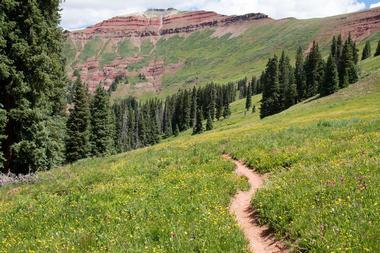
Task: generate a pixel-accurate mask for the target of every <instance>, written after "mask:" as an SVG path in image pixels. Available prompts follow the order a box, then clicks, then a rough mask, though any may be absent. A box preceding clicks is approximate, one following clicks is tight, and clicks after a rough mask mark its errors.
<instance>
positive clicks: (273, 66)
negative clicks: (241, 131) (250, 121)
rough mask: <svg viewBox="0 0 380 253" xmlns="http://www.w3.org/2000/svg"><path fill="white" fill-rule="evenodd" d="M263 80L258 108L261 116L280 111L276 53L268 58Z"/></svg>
mask: <svg viewBox="0 0 380 253" xmlns="http://www.w3.org/2000/svg"><path fill="white" fill-rule="evenodd" d="M263 81H264V83H263V99H262V105H261V110H260V117H261V118H265V117H267V116H269V115H273V114H276V113H278V112H280V111H281V101H280V87H279V79H278V58H277V56H276V55H275V56H274V57H273V58H272V59H269V61H268V64H267V67H266V70H265V74H264V75H263Z"/></svg>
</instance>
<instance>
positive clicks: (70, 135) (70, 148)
mask: <svg viewBox="0 0 380 253" xmlns="http://www.w3.org/2000/svg"><path fill="white" fill-rule="evenodd" d="M66 129H67V138H66V160H67V161H68V162H75V161H77V160H80V159H83V158H86V157H88V156H89V155H90V152H91V145H90V108H89V96H88V92H87V88H86V87H85V85H84V84H83V83H82V82H81V80H80V78H78V79H77V80H76V82H75V94H74V98H73V109H71V110H70V116H69V119H68V120H67V127H66Z"/></svg>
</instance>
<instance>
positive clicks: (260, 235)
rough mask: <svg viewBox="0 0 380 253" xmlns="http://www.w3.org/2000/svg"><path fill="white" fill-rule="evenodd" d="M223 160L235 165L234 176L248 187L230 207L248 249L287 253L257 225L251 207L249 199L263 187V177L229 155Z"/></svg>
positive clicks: (269, 252)
mask: <svg viewBox="0 0 380 253" xmlns="http://www.w3.org/2000/svg"><path fill="white" fill-rule="evenodd" d="M224 158H226V159H229V160H232V161H233V162H234V163H235V165H236V170H235V172H236V174H237V175H238V176H244V177H246V178H247V179H248V183H249V185H250V189H249V191H247V192H243V191H240V192H238V193H237V194H236V195H235V197H234V198H233V200H232V202H231V205H230V211H231V213H233V214H234V215H235V217H236V220H237V222H238V223H239V226H240V228H241V229H242V230H243V232H244V235H245V237H246V238H247V239H248V241H249V249H250V250H251V251H252V252H254V253H275V252H276V253H278V252H281V253H282V252H289V251H288V249H287V248H286V247H285V245H284V244H283V243H282V242H280V241H278V240H276V238H275V237H274V235H273V234H272V232H271V230H270V229H269V228H268V227H266V226H261V225H259V224H258V221H257V214H256V212H255V210H254V209H253V208H252V206H251V199H252V197H253V195H254V194H255V193H256V191H257V190H258V189H260V188H262V187H263V185H264V180H265V177H264V176H262V175H260V174H258V173H256V172H255V171H253V170H251V169H249V168H248V167H247V166H245V165H244V164H243V163H242V162H240V161H236V160H234V159H232V158H231V157H230V156H229V155H224Z"/></svg>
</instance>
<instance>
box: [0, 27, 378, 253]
mask: <svg viewBox="0 0 380 253" xmlns="http://www.w3.org/2000/svg"><path fill="white" fill-rule="evenodd" d="M193 36H200V34H198V35H193ZM173 39H175V38H173ZM378 62H379V61H378V59H375V58H370V59H368V60H367V61H365V62H363V63H362V66H361V67H362V72H363V73H366V77H364V78H363V79H362V80H361V81H360V82H359V83H357V84H355V85H352V86H350V87H349V88H346V89H343V90H340V91H339V92H338V93H336V94H334V95H332V96H329V97H325V98H322V99H311V100H309V101H305V102H303V103H301V104H298V105H296V106H294V107H292V108H290V109H288V110H287V111H284V112H282V113H280V114H278V115H275V116H272V117H268V118H266V119H264V120H259V115H258V112H257V113H255V114H251V113H249V114H247V115H245V114H244V103H245V101H243V100H240V101H237V102H235V103H234V104H233V106H232V116H231V118H230V119H228V120H223V121H220V122H217V123H215V130H214V131H211V132H208V133H206V134H203V135H198V136H191V133H190V132H185V133H182V134H181V135H180V136H179V137H178V138H172V139H169V140H166V141H164V142H163V143H161V144H159V145H156V146H153V147H149V148H145V149H140V150H137V151H132V152H129V153H125V154H121V155H117V156H113V157H109V158H102V159H88V160H83V161H80V162H78V163H76V164H74V165H72V166H67V167H63V168H60V169H54V170H51V171H49V172H42V173H39V174H38V176H37V178H36V180H35V182H33V183H29V184H18V185H11V186H5V187H2V188H0V252H126V251H128V252H247V242H246V241H245V239H244V236H243V234H242V233H241V232H240V230H239V228H238V227H237V224H236V223H235V221H234V217H233V216H232V215H231V214H230V213H229V212H228V205H229V203H230V199H231V197H232V196H233V195H234V194H235V192H236V191H237V190H238V189H245V188H246V187H247V184H246V183H245V181H244V180H243V179H239V178H238V177H236V176H235V175H234V174H233V169H234V167H233V164H232V163H231V162H228V161H225V160H223V158H222V156H221V155H222V154H223V153H224V152H227V153H230V154H231V155H233V156H234V157H235V158H238V159H241V160H243V161H245V162H246V163H247V164H248V165H249V166H251V167H254V168H256V169H257V170H258V171H259V172H262V173H266V172H269V173H270V174H269V179H268V181H267V183H266V186H265V188H264V189H263V190H261V191H259V193H258V195H257V197H256V198H255V199H253V201H252V205H253V206H254V207H255V208H256V209H257V210H258V213H259V216H260V221H261V222H263V223H266V224H269V225H270V227H272V228H273V229H274V230H275V232H276V234H277V235H278V236H279V237H280V238H283V239H284V240H286V241H287V242H288V244H289V245H292V246H291V247H292V248H293V249H296V250H299V251H302V252H378V251H380V248H379V244H378V236H379V234H380V230H379V228H380V223H379V221H380V212H379V211H380V206H379V204H380V199H379V196H380V171H379V162H380V160H379V157H380V150H379V147H380V142H379V140H380V135H379V133H380V117H379V116H380V99H379V98H380V82H379V80H380V72H379V71H378V70H376V69H378ZM259 100H260V97H259V96H256V97H254V98H253V102H254V104H255V105H256V106H257V107H259Z"/></svg>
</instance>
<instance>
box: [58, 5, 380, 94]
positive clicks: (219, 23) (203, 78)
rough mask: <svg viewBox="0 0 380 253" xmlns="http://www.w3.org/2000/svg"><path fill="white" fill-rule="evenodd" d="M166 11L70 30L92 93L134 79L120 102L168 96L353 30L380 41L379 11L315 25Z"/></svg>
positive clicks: (71, 59)
mask: <svg viewBox="0 0 380 253" xmlns="http://www.w3.org/2000/svg"><path fill="white" fill-rule="evenodd" d="M161 12H162V15H160V13H161ZM161 12H160V11H158V14H157V11H156V12H155V13H154V15H149V12H147V13H146V14H144V15H140V16H125V17H115V18H113V19H110V20H107V21H104V22H103V23H100V24H97V25H94V26H92V27H89V28H87V29H85V30H82V31H76V32H71V33H68V35H67V36H68V38H67V42H66V47H65V48H66V49H65V55H66V56H67V59H68V60H67V62H68V72H69V73H71V74H72V73H73V70H74V69H78V70H80V71H81V74H82V78H83V80H84V81H86V82H87V83H88V85H89V86H90V89H92V90H93V89H94V88H95V87H96V86H97V85H98V84H99V82H102V83H103V84H104V86H106V87H109V86H110V85H111V83H112V82H113V81H114V79H115V77H117V76H123V77H128V79H129V84H128V85H122V84H121V85H119V88H118V90H117V91H116V92H115V93H114V96H115V97H122V96H125V95H134V96H138V97H146V96H151V95H159V96H165V95H167V94H171V93H173V92H174V91H176V90H178V89H179V88H181V87H191V86H193V85H197V84H204V83H205V82H210V81H217V82H227V81H235V80H237V79H239V78H242V77H244V76H246V75H258V74H260V73H261V71H262V70H263V67H264V64H265V62H266V60H267V58H268V57H269V56H271V55H272V54H273V53H276V52H279V51H280V50H282V49H283V48H286V49H287V50H288V51H289V53H290V54H291V55H293V54H294V52H295V50H296V48H297V47H298V46H302V47H303V48H305V50H306V49H307V48H308V47H309V45H310V43H311V42H312V41H313V40H317V41H318V42H320V44H321V47H322V49H324V50H327V48H328V46H329V41H330V40H331V37H332V35H335V34H337V33H342V34H343V35H344V36H347V35H348V33H349V32H351V33H352V35H353V37H354V39H355V40H357V41H358V42H361V41H363V40H366V39H370V40H372V41H375V40H377V39H379V38H380V34H379V31H380V8H376V9H371V10H368V11H364V12H359V13H353V14H348V15H341V16H336V17H330V18H323V19H310V20H297V19H293V18H288V19H283V20H273V19H270V18H269V17H267V16H266V15H263V14H248V15H244V16H236V17H234V16H232V17H229V16H223V15H219V14H217V13H214V12H205V11H198V12H175V11H173V10H172V12H170V13H169V14H168V13H167V11H163V10H161ZM139 74H141V75H140V77H141V76H143V78H139V77H138V76H139ZM144 77H146V78H144Z"/></svg>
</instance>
